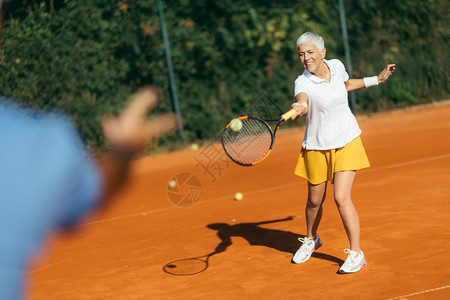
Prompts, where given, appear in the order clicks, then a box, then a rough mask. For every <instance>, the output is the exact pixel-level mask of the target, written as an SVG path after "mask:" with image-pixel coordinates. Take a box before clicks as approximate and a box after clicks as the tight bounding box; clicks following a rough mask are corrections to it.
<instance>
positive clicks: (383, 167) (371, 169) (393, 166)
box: [358, 153, 450, 173]
mask: <svg viewBox="0 0 450 300" xmlns="http://www.w3.org/2000/svg"><path fill="white" fill-rule="evenodd" d="M447 157H450V153H447V154H442V155H438V156H432V157H427V158H422V159H416V160H410V161H405V162H402V163H398V164H392V165H387V166H382V167H370V168H369V169H364V170H361V171H358V173H366V172H372V171H378V170H383V169H393V168H399V167H404V166H410V165H415V164H420V163H424V162H429V161H433V160H438V159H443V158H447Z"/></svg>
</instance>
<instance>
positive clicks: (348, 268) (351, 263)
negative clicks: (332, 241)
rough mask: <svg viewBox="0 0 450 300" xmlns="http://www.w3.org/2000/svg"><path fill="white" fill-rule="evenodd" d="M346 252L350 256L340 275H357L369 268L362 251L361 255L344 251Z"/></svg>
mask: <svg viewBox="0 0 450 300" xmlns="http://www.w3.org/2000/svg"><path fill="white" fill-rule="evenodd" d="M344 252H345V253H348V256H347V259H346V260H345V262H344V263H343V264H342V266H341V267H340V268H339V273H342V274H346V273H355V272H358V271H359V270H362V269H364V268H365V267H366V266H367V262H366V258H365V257H364V253H363V252H362V251H361V254H360V253H358V252H356V251H352V250H350V249H344Z"/></svg>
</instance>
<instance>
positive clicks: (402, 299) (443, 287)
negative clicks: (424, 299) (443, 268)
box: [386, 285, 450, 300]
mask: <svg viewBox="0 0 450 300" xmlns="http://www.w3.org/2000/svg"><path fill="white" fill-rule="evenodd" d="M448 288H450V285H446V286H441V287H438V288H435V289H430V290H424V291H420V292H417V293H413V294H409V295H404V296H398V297H395V298H389V299H386V300H407V298H406V297H411V296H417V295H422V294H426V293H431V292H435V291H440V290H444V289H448Z"/></svg>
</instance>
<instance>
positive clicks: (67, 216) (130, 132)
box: [0, 86, 176, 300]
mask: <svg viewBox="0 0 450 300" xmlns="http://www.w3.org/2000/svg"><path fill="white" fill-rule="evenodd" d="M157 100H158V93H157V89H156V88H155V87H150V86H149V87H145V88H142V89H141V90H139V91H138V92H137V93H136V95H135V97H134V99H133V101H131V103H130V104H129V105H128V106H127V107H126V108H125V109H124V111H123V112H122V113H121V114H120V115H119V116H118V117H109V118H105V119H104V120H103V122H102V126H103V132H104V136H105V140H106V141H107V142H108V143H109V144H110V145H111V150H110V151H109V152H108V153H106V154H104V155H102V156H100V157H97V158H94V157H93V156H91V155H90V154H89V153H87V152H86V151H85V150H84V148H83V145H82V143H81V141H80V138H79V136H78V133H77V131H76V130H75V129H74V127H73V126H72V124H71V123H70V121H69V120H68V119H67V118H65V117H64V116H62V115H58V114H48V113H47V114H46V113H38V112H36V111H31V110H28V109H24V108H20V107H18V106H17V105H16V104H14V103H13V102H11V101H9V100H6V99H4V98H0V299H4V300H10V299H22V298H23V297H24V295H25V294H26V292H25V290H26V289H25V286H26V284H25V281H26V272H27V268H28V265H29V262H30V260H31V259H32V258H33V256H34V254H35V253H36V251H38V250H39V249H40V248H41V247H42V246H43V243H44V241H45V236H46V233H47V232H48V231H49V230H51V229H55V228H67V227H69V226H72V225H74V224H76V223H77V222H79V221H80V219H81V218H82V217H83V216H85V215H86V214H87V213H89V212H91V211H93V210H94V209H96V208H99V206H101V204H103V203H106V202H108V200H109V199H111V198H112V197H111V196H112V195H114V194H115V192H116V191H117V190H118V188H120V186H121V185H122V184H123V182H124V180H125V179H126V174H127V169H128V166H129V162H130V160H131V158H132V157H133V156H134V155H135V154H137V153H138V152H140V151H142V150H143V149H144V148H145V147H146V145H147V144H148V142H149V141H150V140H151V139H153V138H156V137H157V136H159V135H160V134H162V133H165V132H167V131H169V130H174V129H175V128H176V119H175V117H174V116H173V115H171V114H167V115H161V116H159V117H157V118H155V119H153V120H152V121H149V120H146V119H145V114H146V113H147V112H148V111H149V110H151V109H152V108H153V107H154V106H155V105H156V103H157Z"/></svg>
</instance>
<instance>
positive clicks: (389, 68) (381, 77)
mask: <svg viewBox="0 0 450 300" xmlns="http://www.w3.org/2000/svg"><path fill="white" fill-rule="evenodd" d="M394 71H395V64H388V65H387V66H386V68H384V69H383V71H381V73H380V74H379V75H378V76H377V77H378V83H384V82H385V81H386V80H387V79H388V78H389V76H391V75H392V73H394Z"/></svg>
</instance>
